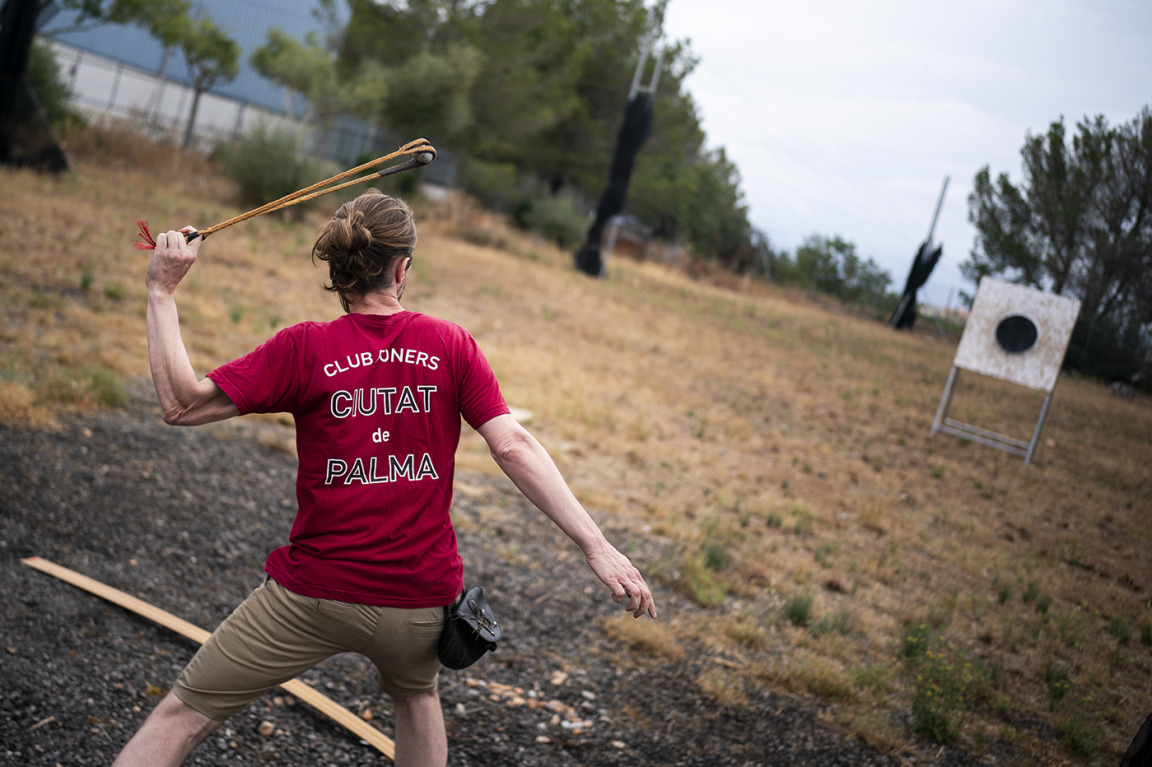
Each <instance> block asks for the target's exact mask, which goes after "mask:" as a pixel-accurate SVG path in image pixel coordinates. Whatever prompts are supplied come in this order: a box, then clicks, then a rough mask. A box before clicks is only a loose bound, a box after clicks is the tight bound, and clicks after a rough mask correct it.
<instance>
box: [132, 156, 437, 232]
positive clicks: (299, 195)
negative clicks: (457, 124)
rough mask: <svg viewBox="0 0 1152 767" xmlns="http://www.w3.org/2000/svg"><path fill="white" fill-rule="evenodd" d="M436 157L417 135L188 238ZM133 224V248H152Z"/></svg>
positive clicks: (145, 227) (145, 226) (145, 228)
mask: <svg viewBox="0 0 1152 767" xmlns="http://www.w3.org/2000/svg"><path fill="white" fill-rule="evenodd" d="M406 156H407V157H410V159H409V160H408V161H407V162H405V163H401V164H400V165H393V166H390V167H388V168H384V169H382V170H378V171H375V172H374V173H370V174H368V175H366V176H362V177H360V178H356V179H352V180H351V181H345V179H347V178H348V177H350V176H354V175H356V174H357V173H361V172H362V171H365V170H368V169H370V168H375V167H376V166H378V165H380V164H382V163H386V162H389V161H391V160H395V159H397V158H399V157H406ZM435 159H436V148H435V147H434V146H432V144H431V143H429V142H428V140H427V139H422V138H420V139H416V140H415V141H409V142H408V143H407V144H405V145H404V146H402V147H400V148H399V149H397V150H396V151H395V152H392V153H391V154H386V155H384V156H383V157H377V158H376V159H375V160H371V161H369V162H366V163H363V164H362V165H357V166H356V167H355V168H351V169H349V170H346V171H344V172H343V173H338V174H336V175H335V176H332V177H331V178H328V179H325V180H323V181H318V182H316V183H315V184H312V185H311V186H307V187H304V188H303V189H298V190H296V191H295V192H292V193H290V194H286V195H284V196H283V197H281V198H280V199H278V200H273V201H272V202H269V203H265V204H264V205H261V206H260V207H259V208H254V209H252V210H250V211H248V212H247V213H241V214H240V215H239V216H234V217H233V218H230V219H228V220H227V221H223V222H221V223H219V224H216V225H215V226H210V227H207V228H206V229H201V230H199V231H194V232H189V233H188V234H187V238H188V241H189V242H191V241H192V240H194V239H196V238H197V237H207V236H208V235H210V234H212V233H213V232H218V231H220V230H221V229H224V228H226V227H229V226H232V225H233V224H238V223H240V222H241V221H247V220H248V219H250V218H255V217H256V216H261V215H263V214H265V213H271V212H273V211H277V210H283V209H284V208H287V207H290V206H292V205H297V204H299V203H301V202H305V201H306V200H312V199H315V198H317V197H321V196H323V195H326V194H330V193H332V192H336V191H339V190H341V189H346V188H348V187H350V186H355V185H356V184H363V183H364V182H366V181H371V180H373V179H375V178H382V177H384V176H390V175H392V174H394V173H399V172H401V171H405V170H408V169H410V168H416V167H419V166H421V165H427V164H429V163H430V162H432V161H433V160H435ZM340 182H344V183H340ZM330 184H334V185H335V186H329V185H330ZM136 226H137V227H138V228H139V230H140V237H141V240H142V242H137V243H135V245H136V249H137V250H151V249H153V248H155V247H156V241H155V240H154V239H153V238H152V235H151V233H150V232H149V231H148V222H146V221H141V220H139V219H137V221H136Z"/></svg>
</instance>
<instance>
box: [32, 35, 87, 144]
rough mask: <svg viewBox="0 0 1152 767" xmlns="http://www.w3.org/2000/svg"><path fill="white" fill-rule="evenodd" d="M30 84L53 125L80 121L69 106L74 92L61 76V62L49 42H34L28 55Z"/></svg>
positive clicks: (57, 125)
mask: <svg viewBox="0 0 1152 767" xmlns="http://www.w3.org/2000/svg"><path fill="white" fill-rule="evenodd" d="M28 85H30V86H31V88H32V92H33V93H35V94H36V99H37V100H38V101H39V102H40V107H41V108H42V109H43V110H44V114H45V115H46V116H47V117H48V122H50V123H52V126H53V127H56V128H58V127H60V126H61V125H63V124H64V123H65V122H67V121H69V120H75V121H79V117H78V116H77V115H76V113H74V112H73V111H72V110H71V109H70V108H69V106H68V100H69V99H70V98H71V95H72V94H71V92H70V91H69V90H68V84H67V83H66V82H64V78H63V77H61V76H60V64H59V63H58V62H57V61H56V57H55V56H54V55H53V54H52V49H51V48H50V47H49V46H48V44H47V43H44V42H41V41H39V40H37V41H36V42H35V43H33V45H32V52H31V54H30V55H29V57H28Z"/></svg>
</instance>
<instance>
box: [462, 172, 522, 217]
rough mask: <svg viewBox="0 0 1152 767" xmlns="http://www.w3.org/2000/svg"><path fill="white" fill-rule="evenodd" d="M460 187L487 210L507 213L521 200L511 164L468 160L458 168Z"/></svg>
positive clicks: (518, 184) (520, 193)
mask: <svg viewBox="0 0 1152 767" xmlns="http://www.w3.org/2000/svg"><path fill="white" fill-rule="evenodd" d="M459 181H460V186H461V187H463V189H464V190H465V191H466V192H468V193H469V194H470V195H472V196H473V197H475V198H476V199H477V200H478V201H479V202H480V204H481V205H483V206H484V207H485V208H487V209H489V210H494V211H497V212H500V213H507V212H509V211H511V210H512V208H513V206H515V205H516V204H517V203H518V202H520V201H521V200H522V199H523V196H524V195H523V193H522V192H521V189H520V183H519V180H518V179H517V177H516V167H515V166H514V165H512V164H511V163H495V162H485V161H483V160H476V159H470V160H468V161H466V162H463V163H461V165H460V168H459Z"/></svg>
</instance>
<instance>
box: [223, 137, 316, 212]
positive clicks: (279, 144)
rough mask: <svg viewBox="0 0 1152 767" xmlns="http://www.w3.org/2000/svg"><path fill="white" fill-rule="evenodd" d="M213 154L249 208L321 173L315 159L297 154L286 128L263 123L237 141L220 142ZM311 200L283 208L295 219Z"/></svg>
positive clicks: (278, 196)
mask: <svg viewBox="0 0 1152 767" xmlns="http://www.w3.org/2000/svg"><path fill="white" fill-rule="evenodd" d="M217 156H218V159H219V160H220V162H221V163H222V164H223V165H224V168H225V170H226V172H227V173H228V176H229V178H231V179H232V180H233V181H235V182H236V184H237V186H238V187H239V193H240V204H241V205H244V206H247V207H250V208H255V207H258V206H260V205H264V204H265V203H268V202H272V201H273V200H278V199H280V198H281V197H283V196H284V195H286V194H290V193H292V192H295V191H297V190H298V189H302V188H304V187H306V186H308V185H310V184H313V183H315V182H317V181H319V180H320V179H322V178H323V177H324V175H323V171H322V170H321V168H320V164H319V163H317V162H316V161H314V160H311V159H309V158H306V157H300V156H298V155H297V153H296V141H295V139H294V138H293V137H292V135H291V134H290V133H289V132H287V131H284V130H273V129H271V128H269V127H268V126H267V125H265V124H263V123H260V124H257V125H256V127H254V128H253V129H252V130H251V131H249V132H248V133H246V134H245V135H244V136H243V137H241V138H240V139H239V140H238V141H236V142H234V143H232V144H221V145H220V146H219V147H217ZM314 203H315V201H314V200H312V201H309V202H304V203H300V204H298V205H293V206H292V207H289V208H285V211H286V212H288V213H289V214H290V215H291V216H292V218H293V220H297V221H298V220H300V218H301V217H302V216H303V215H304V211H305V210H306V209H307V208H309V207H311V206H312V205H313V204H314Z"/></svg>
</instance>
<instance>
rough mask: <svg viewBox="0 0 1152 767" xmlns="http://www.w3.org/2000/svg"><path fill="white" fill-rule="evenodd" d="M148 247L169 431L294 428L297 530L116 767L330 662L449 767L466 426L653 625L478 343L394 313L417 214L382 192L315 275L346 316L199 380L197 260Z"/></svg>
mask: <svg viewBox="0 0 1152 767" xmlns="http://www.w3.org/2000/svg"><path fill="white" fill-rule="evenodd" d="M192 231H194V230H193V229H192V228H190V227H188V228H185V229H183V230H181V231H180V232H175V231H170V232H165V233H161V234H160V235H158V236H157V237H156V248H155V251H154V252H153V255H152V259H151V262H150V263H149V266H148V275H147V289H148V290H147V292H148V307H147V309H148V311H147V328H148V351H149V361H150V365H151V368H152V377H153V382H154V383H155V386H156V393H157V397H158V398H159V400H160V404H161V407H162V410H163V414H164V420H165V421H166V422H167V423H171V424H180V425H196V424H204V423H211V422H214V421H219V420H223V419H226V418H231V417H233V416H236V415H241V414H246V413H262V412H288V413H291V414H292V415H293V417H294V419H295V422H296V437H297V438H296V443H297V450H298V452H299V457H300V466H299V472H298V475H297V480H296V497H297V501H298V506H299V509H298V512H297V515H296V519H295V522H294V523H293V525H292V530H291V533H290V535H289V541H288V544H287V545H285V546H282V547H280V548H277V549H275V550H274V551H273V552H272V553H271V554H270V555H269V557H268V560H267V563H266V565H265V571H266V573H267V575H268V578H267V579H266V581H265V582H264V584H262V585H261V586H260V587H259V588H257V589H256V590H255V591H254V592H253V593H252V595H250V596H249V597H248V599H246V600H245V601H244V603H243V604H242V605H241V606H240V607H239V608H237V610H236V611H235V612H234V613H233V614H232V615H231V616H229V618H228V619H227V620H225V621H224V623H222V624H221V626H220V627H219V628H217V630H216V631H215V632H213V635H212V637H210V638H209V640H208V641H207V642H205V644H204V646H203V647H202V648H201V649H200V651H198V652H197V653H196V656H195V657H194V658H193V659H192V661H191V662H190V663H189V665H188V667H187V668H186V669H185V670H184V672H183V673H182V674H181V675H180V678H179V679H178V680H177V682H176V685H175V686H174V688H173V691H172V692H171V693H169V694H168V695H167V696H166V697H165V698H164V699H163V700H162V701H161V702H160V703H159V704H158V705H157V707H156V709H155V710H154V711H153V712H152V713H151V714H150V715H149V717H148V719H147V720H146V721H145V723H144V725H143V726H142V727H141V728H140V730H139V731H138V732H137V733H136V735H135V736H134V737H133V738H132V739H131V740H130V741H129V743H128V744H127V745H126V746H125V748H124V750H123V751H122V752H121V754H120V755H119V757H117V760H116V762H115V764H116V765H150V766H151V767H154V766H155V765H166V764H173V765H175V764H180V763H181V762H182V761H183V760H184V758H185V757H186V756H187V755H188V754H189V753H190V752H191V751H192V749H193V748H195V747H196V745H198V744H199V743H200V742H201V741H203V739H204V738H205V737H207V736H208V735H209V734H210V733H211V732H213V731H214V730H215V729H216V728H217V727H219V725H220V724H221V723H222V722H223V721H224V720H225V719H227V718H228V717H229V716H231V715H232V714H234V713H237V712H238V711H241V710H243V709H244V708H245V707H246V706H247V705H248V704H249V703H250V702H251V701H252V700H254V699H255V698H257V697H259V696H260V695H262V694H263V693H264V692H266V691H268V690H270V689H272V688H273V687H275V686H276V685H277V684H280V683H282V682H284V681H287V680H289V679H291V678H293V677H295V676H297V675H298V674H299V673H301V672H302V671H304V670H305V669H307V668H309V667H311V666H312V665H315V663H318V662H319V661H321V660H323V659H324V658H326V657H328V656H330V655H333V654H335V653H337V652H344V651H356V652H361V653H363V654H364V655H366V656H367V657H369V658H370V659H371V660H372V662H373V664H374V665H375V667H376V678H377V682H378V683H379V684H380V686H381V688H382V689H383V690H384V691H385V692H387V693H388V694H389V695H391V697H392V700H393V705H394V708H395V712H396V729H395V731H396V758H395V763H396V764H397V765H399V767H410V766H411V765H430V766H432V767H441V766H442V765H444V764H445V763H446V761H447V739H446V737H445V733H444V721H443V715H442V713H441V709H440V699H439V695H438V693H437V691H436V678H437V674H438V672H439V668H440V665H439V661H438V659H437V657H436V643H437V640H438V638H439V634H440V630H441V628H442V626H443V620H444V617H443V613H444V607H445V606H446V605H448V604H449V603H451V602H452V601H453V600H454V599H455V598H456V596H457V595H458V594H459V593H460V590H461V588H462V586H463V565H462V562H461V560H460V556H459V554H458V553H457V550H456V536H455V533H454V531H453V529H452V523H451V518H450V516H449V507H450V505H451V500H452V477H453V469H454V457H455V453H456V448H457V445H458V443H459V439H460V421H461V418H463V420H465V421H467V422H468V424H469V425H470V426H472V428H474V429H476V430H477V431H478V432H479V433H480V435H481V436H482V437H483V438H484V440H485V441H486V442H487V444H488V446H489V448H490V449H491V451H492V456H493V458H495V460H496V462H497V464H498V465H499V466H500V468H501V469H502V470H503V471H504V472H505V473H506V474H507V475H508V476H509V477H510V478H511V479H512V481H513V482H514V483H515V484H516V486H517V487H518V488H519V489H520V490H521V492H523V493H524V495H525V496H526V497H527V498H528V499H529V500H530V501H531V502H532V503H533V504H534V505H536V506H537V507H538V508H539V509H540V510H541V511H542V512H544V514H546V515H547V516H548V517H549V518H550V519H551V520H552V521H553V522H555V523H556V525H557V526H558V527H559V528H560V529H561V530H562V531H563V532H564V533H565V534H567V535H568V536H569V537H570V538H571V539H572V540H573V541H574V542H575V543H576V544H577V545H578V546H579V547H580V549H581V551H583V552H584V555H585V559H586V561H587V563H588V565H589V567H590V568H591V569H592V571H593V573H595V575H596V576H597V577H598V578H599V579H600V580H601V581H602V582H603V583H604V584H605V585H606V586H607V587H608V588H609V589H610V591H611V593H612V597H613V599H614V600H615V601H616V602H618V603H623V604H624V606H625V609H627V610H629V611H630V612H632V613H633V615H634V616H635V617H640V616H641V615H643V614H645V613H647V614H648V615H649V616H651V617H652V618H655V617H656V606H655V603H654V601H653V599H652V593H651V591H650V589H649V587H648V585H647V583H645V581H644V578H643V576H642V575H641V574H640V572H639V571H638V570H637V569H636V568H635V567H634V566H633V565H632V563H631V562H630V561H629V560H628V558H627V557H626V556H624V555H623V554H621V553H620V552H619V551H618V550H617V549H616V548H615V547H613V546H612V545H611V544H610V543H609V542H608V541H607V539H606V538H605V537H604V535H603V533H602V532H601V531H600V529H599V528H598V527H597V526H596V524H595V522H593V521H592V519H591V517H590V516H589V515H588V513H587V512H586V511H585V510H584V508H583V507H582V506H581V505H580V503H579V501H577V499H576V498H575V496H574V495H573V494H572V492H571V490H570V489H569V488H568V485H567V483H565V481H564V479H563V477H562V476H561V475H560V472H559V471H558V470H557V468H556V465H555V463H554V462H553V461H552V459H551V458H550V457H549V456H548V453H547V452H546V451H545V450H544V448H543V447H542V446H541V445H540V443H539V442H537V441H536V440H535V439H534V438H533V437H532V436H531V434H529V433H528V432H527V431H526V430H525V429H524V428H523V427H522V426H521V425H520V424H519V423H518V422H517V421H516V420H515V419H514V418H513V417H512V416H511V415H510V413H509V411H508V407H507V405H506V404H505V403H504V399H503V397H502V396H501V394H500V388H499V386H498V384H497V382H496V378H495V376H494V375H493V373H492V369H491V367H490V366H489V365H488V362H487V360H485V359H484V355H483V354H482V353H481V352H480V349H479V347H478V346H477V345H476V342H475V340H474V339H473V338H472V337H471V336H470V335H469V334H468V333H467V332H466V331H465V330H463V329H462V328H460V327H459V326H457V325H454V324H452V323H449V322H446V321H443V320H439V319H435V318H432V317H429V316H426V315H422V314H417V313H414V312H409V311H406V310H405V309H404V308H403V307H402V306H401V305H400V298H401V296H402V295H403V292H404V286H405V283H406V279H407V275H408V268H409V267H410V266H411V263H412V251H413V248H414V246H415V244H416V230H415V224H414V222H413V220H412V214H411V211H410V210H409V209H408V206H407V205H405V204H404V203H403V202H402V201H400V200H397V199H395V198H392V197H388V196H386V195H382V194H380V193H378V192H375V191H373V192H370V193H368V194H365V195H361V196H360V197H358V198H356V199H355V200H353V201H351V202H349V203H346V204H345V205H343V206H341V208H340V209H339V210H338V211H337V212H336V214H335V216H333V218H332V219H331V220H330V221H329V222H328V224H327V225H326V226H325V228H324V229H323V230H322V232H321V234H320V236H319V237H318V239H317V242H316V245H315V246H314V248H313V257H314V258H320V259H321V260H324V261H327V262H328V266H329V276H330V278H331V285H329V286H328V288H327V289H329V290H332V291H333V292H336V293H337V294H338V296H339V298H340V301H341V304H342V305H343V306H344V308H345V310H346V312H347V313H346V314H345V315H344V316H343V317H341V318H339V319H337V320H334V321H332V322H324V323H317V322H305V323H301V324H299V325H294V326H292V327H289V328H286V329H284V330H282V331H280V332H279V333H277V334H276V335H275V336H274V337H273V338H271V339H269V340H268V341H267V342H265V343H264V344H262V345H261V346H259V347H258V348H257V349H255V350H254V351H252V352H251V353H249V354H248V355H246V356H244V357H241V358H240V359H237V360H234V361H233V362H230V363H228V364H226V365H223V366H221V367H219V368H217V369H216V370H213V371H212V372H211V373H209V374H208V376H207V377H206V378H204V379H199V378H198V377H197V376H196V374H195V372H194V370H193V368H192V365H191V363H190V361H189V359H188V353H187V350H186V349H185V347H184V343H183V339H182V337H181V334H180V325H179V320H178V318H177V313H176V304H175V299H174V296H175V290H176V287H177V285H179V283H180V281H181V280H182V279H183V277H184V275H185V274H187V272H188V270H189V269H190V268H191V267H192V264H193V263H194V262H195V260H196V257H197V253H198V252H199V249H200V246H201V244H202V242H203V239H202V238H196V239H194V240H193V241H192V242H191V243H189V242H188V241H187V234H189V233H190V232H192Z"/></svg>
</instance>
